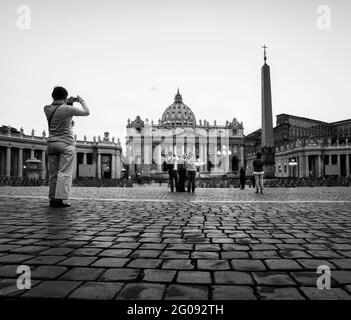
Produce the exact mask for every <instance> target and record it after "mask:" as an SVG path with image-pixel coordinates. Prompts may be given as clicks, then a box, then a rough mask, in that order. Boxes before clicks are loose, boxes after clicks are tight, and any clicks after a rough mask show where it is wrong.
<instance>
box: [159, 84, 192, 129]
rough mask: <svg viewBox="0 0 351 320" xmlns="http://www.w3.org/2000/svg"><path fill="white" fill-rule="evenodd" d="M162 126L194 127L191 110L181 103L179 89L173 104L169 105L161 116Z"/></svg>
mask: <svg viewBox="0 0 351 320" xmlns="http://www.w3.org/2000/svg"><path fill="white" fill-rule="evenodd" d="M161 123H162V124H171V125H181V124H184V125H190V126H192V125H195V124H196V119H195V115H194V113H193V112H192V111H191V109H190V108H189V107H188V106H187V105H186V104H184V103H183V98H182V96H181V94H180V93H179V89H178V92H177V94H176V95H175V98H174V103H173V104H171V105H170V106H169V107H167V109H166V110H165V112H164V113H163V115H162V119H161Z"/></svg>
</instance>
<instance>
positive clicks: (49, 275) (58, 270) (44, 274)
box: [31, 266, 68, 280]
mask: <svg viewBox="0 0 351 320" xmlns="http://www.w3.org/2000/svg"><path fill="white" fill-rule="evenodd" d="M67 270H68V269H67V268H66V267H59V266H39V267H34V268H33V269H31V277H32V279H41V280H53V279H56V278H58V277H59V276H60V275H62V274H63V273H65V272H66V271H67Z"/></svg>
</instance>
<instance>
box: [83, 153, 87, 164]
mask: <svg viewBox="0 0 351 320" xmlns="http://www.w3.org/2000/svg"><path fill="white" fill-rule="evenodd" d="M83 164H87V154H86V153H85V152H84V153H83Z"/></svg>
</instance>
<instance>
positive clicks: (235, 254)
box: [221, 251, 250, 259]
mask: <svg viewBox="0 0 351 320" xmlns="http://www.w3.org/2000/svg"><path fill="white" fill-rule="evenodd" d="M221 258H222V259H249V258H250V256H249V254H248V253H247V252H244V251H222V252H221Z"/></svg>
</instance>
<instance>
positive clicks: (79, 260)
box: [59, 256, 96, 267]
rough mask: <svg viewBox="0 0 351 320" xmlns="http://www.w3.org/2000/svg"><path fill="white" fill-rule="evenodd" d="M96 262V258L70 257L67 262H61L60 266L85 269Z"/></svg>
mask: <svg viewBox="0 0 351 320" xmlns="http://www.w3.org/2000/svg"><path fill="white" fill-rule="evenodd" d="M95 260H96V258H95V257H84V256H82V257H78V256H77V257H69V258H67V259H66V260H64V261H62V262H60V263H59V265H64V266H78V267H80V266H82V267H85V266H88V265H90V264H92V263H93V262H94V261H95Z"/></svg>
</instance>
